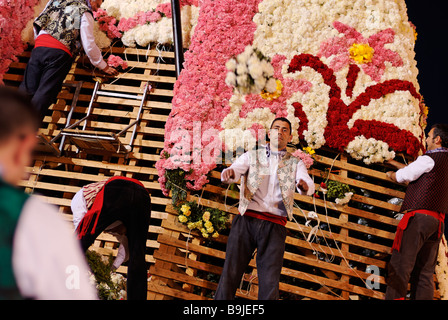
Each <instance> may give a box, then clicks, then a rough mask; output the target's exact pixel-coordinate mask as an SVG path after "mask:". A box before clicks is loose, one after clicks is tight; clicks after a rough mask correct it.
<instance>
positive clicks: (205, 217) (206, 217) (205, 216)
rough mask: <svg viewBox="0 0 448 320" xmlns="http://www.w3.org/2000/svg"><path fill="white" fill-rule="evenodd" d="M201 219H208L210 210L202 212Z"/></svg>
mask: <svg viewBox="0 0 448 320" xmlns="http://www.w3.org/2000/svg"><path fill="white" fill-rule="evenodd" d="M202 220H204V221H208V220H210V212H208V211H205V212H204V214H203V215H202Z"/></svg>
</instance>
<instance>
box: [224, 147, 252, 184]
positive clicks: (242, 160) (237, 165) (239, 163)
mask: <svg viewBox="0 0 448 320" xmlns="http://www.w3.org/2000/svg"><path fill="white" fill-rule="evenodd" d="M249 161H250V158H249V152H246V153H243V154H242V155H241V156H240V157H239V158H238V159H236V160H235V162H234V163H232V165H231V166H230V167H228V168H226V169H224V170H223V171H222V172H223V173H224V172H225V171H227V170H230V169H233V171H234V172H235V178H234V179H229V181H228V183H236V182H238V180H240V178H241V176H242V175H243V174H245V173H246V172H247V170H249V164H250V162H249Z"/></svg>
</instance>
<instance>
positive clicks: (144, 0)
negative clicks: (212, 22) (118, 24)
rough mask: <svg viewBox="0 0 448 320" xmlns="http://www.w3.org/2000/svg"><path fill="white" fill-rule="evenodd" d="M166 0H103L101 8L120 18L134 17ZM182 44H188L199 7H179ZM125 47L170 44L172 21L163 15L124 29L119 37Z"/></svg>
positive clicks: (185, 45) (171, 40)
mask: <svg viewBox="0 0 448 320" xmlns="http://www.w3.org/2000/svg"><path fill="white" fill-rule="evenodd" d="M167 2H169V1H167V0H104V2H103V4H102V5H101V8H103V9H104V10H106V12H107V14H108V15H110V16H113V17H115V18H116V19H117V20H120V19H121V18H131V17H134V16H135V15H136V14H137V13H138V12H140V11H143V12H147V11H152V10H155V8H156V7H157V5H159V4H163V3H167ZM181 16H182V19H181V24H182V44H183V46H184V47H185V48H187V47H188V46H189V45H190V40H191V36H192V35H193V32H194V27H195V26H196V24H197V21H198V16H199V8H198V7H196V6H183V7H182V9H181ZM121 40H122V42H123V44H124V45H125V46H127V47H135V46H136V45H139V46H142V47H147V46H148V45H149V44H150V43H152V42H154V43H160V44H171V43H173V42H174V40H173V23H172V20H171V18H167V17H163V18H161V19H160V20H159V21H158V22H156V23H149V24H144V25H139V26H136V27H135V28H133V29H130V30H128V31H125V32H124V33H123V36H122V38H121Z"/></svg>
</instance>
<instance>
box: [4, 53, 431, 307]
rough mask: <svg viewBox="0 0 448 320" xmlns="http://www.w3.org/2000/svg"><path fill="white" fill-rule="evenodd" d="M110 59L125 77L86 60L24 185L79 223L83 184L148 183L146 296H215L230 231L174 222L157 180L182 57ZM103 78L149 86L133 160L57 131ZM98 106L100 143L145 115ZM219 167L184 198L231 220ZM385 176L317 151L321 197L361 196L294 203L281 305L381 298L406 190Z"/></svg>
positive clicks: (249, 273) (18, 70) (16, 73)
mask: <svg viewBox="0 0 448 320" xmlns="http://www.w3.org/2000/svg"><path fill="white" fill-rule="evenodd" d="M108 53H113V54H115V55H120V56H121V57H122V58H123V59H125V60H126V61H127V62H128V64H129V69H128V70H127V71H125V72H123V73H121V74H120V76H119V77H118V78H117V79H110V78H107V77H104V76H102V75H100V73H99V72H98V71H97V72H95V71H94V70H92V69H91V67H89V64H88V63H86V62H85V60H84V59H83V58H82V57H80V58H77V59H76V61H75V62H74V63H73V66H72V69H71V71H70V72H69V74H68V76H67V78H66V80H65V86H64V87H63V88H62V91H61V92H60V94H59V96H58V100H57V102H56V103H55V104H53V105H52V106H51V107H50V109H49V111H48V113H47V115H46V116H45V118H44V121H43V125H42V127H41V129H40V130H39V134H40V136H41V144H40V149H39V150H38V151H39V152H37V153H36V155H35V158H34V163H33V165H32V166H30V167H29V168H28V174H29V176H28V177H27V178H26V179H24V180H23V181H22V182H21V186H22V187H23V188H25V190H26V191H27V192H29V193H33V194H36V195H39V196H40V197H41V198H42V199H43V200H45V201H47V202H49V203H51V204H54V205H56V206H58V207H59V208H60V212H61V214H62V215H63V216H64V217H65V219H66V220H67V222H68V223H70V224H71V220H72V215H71V210H70V201H71V198H72V197H73V195H74V194H75V193H76V192H77V191H78V190H79V189H80V188H81V187H82V186H83V185H85V184H88V183H91V182H95V181H100V180H102V179H104V178H105V177H110V176H114V175H123V176H127V177H132V178H136V179H138V180H140V181H142V183H143V184H144V186H145V187H146V188H147V189H148V191H149V192H150V193H151V198H152V213H151V218H152V219H151V225H150V227H149V230H148V237H147V255H146V261H147V263H148V299H191V300H196V299H212V298H213V294H214V291H215V290H216V286H217V282H218V280H219V275H220V274H221V271H222V266H223V263H224V259H225V244H226V240H227V235H228V231H227V232H224V233H223V234H222V235H220V236H219V237H218V238H217V239H214V240H213V241H210V240H205V239H203V238H201V237H200V235H199V234H197V233H195V232H190V231H189V230H188V229H187V228H186V227H185V226H184V225H182V224H181V223H180V222H179V221H178V219H177V211H176V210H174V208H173V206H172V204H171V199H170V198H167V197H165V196H163V194H162V192H161V188H160V185H159V183H158V182H157V179H158V172H157V170H156V169H155V163H156V161H157V160H159V158H160V152H161V150H162V149H163V139H164V133H165V131H164V125H165V122H166V120H167V118H168V116H169V114H170V111H171V99H172V97H173V85H174V83H175V81H176V75H175V64H174V53H173V52H172V51H158V50H155V49H149V50H148V49H133V48H120V47H113V48H112V49H111V51H110V52H108ZM29 56H30V50H27V51H25V52H24V53H23V54H22V55H21V56H20V57H19V62H16V63H13V64H12V65H11V67H10V70H9V72H8V73H7V74H6V75H5V77H4V81H5V84H6V85H8V86H15V87H17V86H18V85H19V84H20V81H21V80H22V77H23V72H24V69H25V66H26V63H27V61H28V59H29ZM99 79H102V82H103V83H102V89H104V90H109V91H117V92H118V91H120V92H126V93H127V94H129V95H137V96H141V95H142V94H144V90H145V87H146V84H147V83H149V84H150V85H151V89H150V90H148V96H147V97H146V99H145V101H144V103H143V110H142V113H141V118H140V119H139V120H138V123H137V125H136V128H137V129H136V132H135V138H132V146H131V148H128V149H127V150H126V152H115V149H114V150H109V149H108V148H107V147H104V148H98V147H97V148H91V149H89V148H82V147H80V145H79V144H75V143H72V142H70V141H68V140H69V138H68V137H67V139H66V140H65V141H64V142H62V138H63V137H62V135H61V132H63V131H64V129H66V127H68V126H70V125H71V124H73V123H76V121H79V120H80V119H82V118H83V117H84V116H85V115H86V113H87V110H88V108H89V103H90V101H91V100H92V99H91V98H92V92H93V90H94V88H95V82H97V81H98V80H99ZM93 103H94V108H93V109H92V112H91V113H92V115H91V117H89V119H88V120H87V122H86V123H87V125H86V127H85V128H84V129H85V130H88V131H91V132H94V134H96V135H98V136H100V135H108V134H110V133H111V132H112V133H113V132H115V133H116V132H120V131H122V130H123V129H124V128H126V127H128V126H129V125H130V124H132V123H133V122H134V121H135V120H136V119H138V113H139V107H140V104H139V100H138V99H132V98H130V97H126V96H123V97H114V96H98V97H97V98H96V99H95V101H94V102H93ZM71 110H72V112H71ZM72 129H75V128H72ZM78 130H81V129H78ZM131 131H132V130H131ZM131 131H129V132H126V133H125V134H123V135H120V136H119V137H118V138H117V141H119V142H120V143H121V144H122V145H129V141H130V139H131V136H132V132H131ZM100 132H102V134H101V133H100ZM84 142H85V143H86V144H88V143H89V142H88V141H87V140H85V141H84ZM92 143H93V142H92ZM95 143H96V144H98V141H96V142H95ZM86 146H87V145H86ZM87 149H89V150H87ZM223 168H224V167H223V166H219V167H217V168H216V169H215V170H213V171H212V172H211V173H210V177H209V180H210V183H208V184H207V185H206V186H205V187H204V189H203V190H202V191H201V192H200V193H199V194H196V193H190V194H188V196H187V199H188V200H196V201H198V203H200V205H203V206H205V207H212V208H219V209H221V210H223V211H226V212H228V213H229V214H230V216H231V218H232V217H234V216H235V214H237V203H238V198H239V196H238V192H237V191H231V190H228V189H227V186H226V185H223V184H222V183H221V182H220V171H221V170H222V169H223ZM387 169H388V168H386V167H384V166H383V165H370V166H367V165H365V164H363V163H362V162H360V161H356V160H353V159H352V158H350V157H349V156H347V155H345V154H338V153H337V152H334V151H333V150H325V149H320V150H317V153H316V155H315V164H314V165H313V167H312V168H311V170H310V174H311V175H312V177H313V178H314V181H315V183H316V189H317V190H319V185H320V183H321V182H328V181H331V180H332V181H338V182H341V183H344V184H347V185H349V186H350V187H351V188H352V189H353V190H354V191H355V194H354V195H353V197H352V200H351V201H350V202H349V203H348V204H347V205H337V204H336V203H335V202H334V200H332V199H326V198H324V197H323V195H322V194H321V197H320V198H312V197H307V196H301V195H299V194H296V195H295V202H296V207H295V209H294V215H295V219H296V221H292V222H291V221H289V222H288V223H287V225H286V226H287V230H288V235H287V239H286V252H285V255H284V265H283V269H282V274H281V283H280V292H281V298H282V299H319V300H334V299H344V300H346V299H383V297H384V292H385V278H384V275H385V270H386V264H387V261H388V259H389V258H390V247H391V245H392V242H393V238H394V233H395V229H396V226H397V224H398V220H397V219H396V218H395V215H396V214H397V213H398V211H399V207H400V206H399V199H403V197H404V191H405V187H404V186H402V185H398V184H394V183H392V182H391V181H390V180H388V179H387V178H386V174H385V171H386V170H387ZM311 211H314V212H316V213H317V218H315V219H311V218H309V212H311ZM92 248H94V249H95V250H96V251H98V252H100V253H101V254H104V255H109V254H112V255H116V254H117V250H118V241H117V240H116V239H115V238H114V237H113V236H110V235H108V234H101V235H100V237H99V238H98V239H97V241H95V243H94V244H93V245H92ZM255 259H256V256H254V258H253V259H252V260H251V262H250V265H249V267H248V268H247V270H246V273H245V275H244V278H243V279H242V282H241V286H240V288H239V289H238V292H237V297H238V298H239V299H256V298H257V285H258V281H257V270H256V263H255ZM126 271H127V269H126V265H124V266H122V267H120V268H119V269H118V272H120V273H123V274H126ZM436 297H437V291H436Z"/></svg>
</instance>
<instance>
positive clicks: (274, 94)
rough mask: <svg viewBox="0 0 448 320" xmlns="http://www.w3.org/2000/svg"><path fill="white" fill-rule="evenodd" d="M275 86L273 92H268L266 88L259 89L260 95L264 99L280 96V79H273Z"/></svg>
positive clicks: (281, 85)
mask: <svg viewBox="0 0 448 320" xmlns="http://www.w3.org/2000/svg"><path fill="white" fill-rule="evenodd" d="M275 83H276V87H275V91H274V92H272V93H271V92H268V91H266V90H263V91H261V93H260V96H261V97H262V98H263V99H265V100H274V99H277V98H278V97H280V95H281V94H282V89H283V84H282V82H281V81H280V80H278V79H277V80H275Z"/></svg>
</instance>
